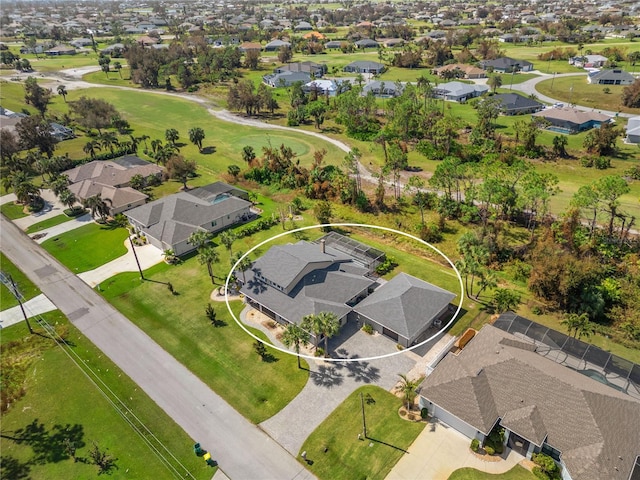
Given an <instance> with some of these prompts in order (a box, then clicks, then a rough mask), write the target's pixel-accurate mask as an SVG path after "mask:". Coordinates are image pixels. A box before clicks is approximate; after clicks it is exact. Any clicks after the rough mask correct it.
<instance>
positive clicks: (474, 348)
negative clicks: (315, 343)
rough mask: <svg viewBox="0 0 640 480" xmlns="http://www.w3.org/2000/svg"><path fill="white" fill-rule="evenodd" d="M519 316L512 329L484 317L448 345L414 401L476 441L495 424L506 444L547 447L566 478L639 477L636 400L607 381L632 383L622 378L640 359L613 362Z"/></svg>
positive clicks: (523, 450)
mask: <svg viewBox="0 0 640 480" xmlns="http://www.w3.org/2000/svg"><path fill="white" fill-rule="evenodd" d="M505 315H507V316H508V315H510V316H512V317H513V316H515V315H514V314H505ZM505 315H503V316H501V317H500V318H499V319H498V320H497V321H496V324H498V323H499V322H501V321H502V319H503V317H505ZM523 320H526V319H523ZM525 323H526V324H527V325H525V324H524V323H522V322H519V323H518V325H517V326H516V327H517V328H515V329H512V330H509V331H517V332H518V335H517V336H516V335H514V334H511V333H508V331H503V330H502V329H499V328H496V327H495V326H493V325H485V326H484V327H482V329H481V330H480V331H479V332H478V333H477V334H476V335H475V336H474V337H473V338H472V339H471V340H470V341H469V342H468V343H466V345H464V346H463V348H462V350H458V351H456V352H455V353H453V352H450V353H448V354H447V355H446V357H444V359H443V360H442V361H440V363H438V364H437V365H436V366H435V368H434V369H433V370H432V372H431V373H430V374H428V376H427V377H426V378H425V380H424V381H423V382H422V384H421V386H420V389H419V391H420V402H419V403H420V406H421V407H422V408H427V409H428V411H429V414H430V415H433V416H434V417H435V418H438V419H439V420H441V421H442V422H443V423H445V424H447V425H449V426H450V427H452V428H453V429H455V430H457V431H458V432H460V433H462V434H464V435H465V436H467V437H468V438H469V439H470V440H471V439H474V438H477V439H478V440H479V441H480V442H481V443H482V442H483V441H484V440H485V439H486V437H487V436H488V434H489V432H490V431H491V430H492V429H493V428H494V427H498V428H504V432H505V445H506V446H507V447H509V448H511V449H512V450H514V451H516V452H518V453H520V454H521V455H524V456H526V457H527V458H531V455H532V454H533V453H538V452H542V453H545V454H547V455H549V456H551V457H552V458H553V459H554V460H555V461H556V462H557V463H559V464H560V465H561V466H562V467H563V470H564V471H563V477H562V478H564V479H572V480H599V479H605V478H606V479H607V480H630V479H632V480H634V479H637V478H639V477H638V475H640V462H638V461H637V459H638V455H640V401H638V399H637V398H634V397H632V396H631V395H627V394H625V393H623V391H621V390H618V389H617V388H612V387H611V386H609V385H607V384H606V383H605V382H607V377H611V378H612V379H613V378H620V377H621V376H623V377H624V378H627V380H626V381H625V382H626V383H627V385H628V386H629V387H628V388H632V389H633V388H634V387H633V386H631V385H630V383H629V381H630V380H628V379H629V377H631V378H636V379H637V377H638V375H639V374H640V366H638V365H634V364H631V362H627V361H626V360H622V359H618V360H617V361H618V362H623V363H622V364H617V363H616V361H615V360H613V356H612V355H611V354H610V353H609V352H605V351H603V350H600V349H595V351H594V355H593V356H591V355H589V354H588V353H587V352H586V350H587V348H590V347H589V346H588V345H587V344H584V343H583V342H580V341H578V340H576V339H574V338H572V337H567V336H566V335H563V334H561V333H559V332H553V331H551V330H549V329H547V328H546V327H543V326H542V325H538V324H534V323H532V322H529V321H526V322H525ZM529 325H531V326H529ZM501 328H502V327H501ZM505 330H508V329H506V328H505ZM528 330H531V331H532V333H531V334H529V332H528ZM525 332H526V335H533V338H536V341H535V342H534V341H533V340H531V339H530V338H528V337H526V336H524V334H525ZM521 335H522V336H521ZM545 341H546V342H548V344H545V343H543V342H545ZM567 343H569V344H571V345H569V346H567V347H566V348H568V350H567V351H565V345H566V344H567ZM569 350H571V352H569ZM576 354H577V355H578V356H579V357H581V358H578V357H577V356H576ZM587 355H589V356H588V358H585V356H587ZM554 359H555V360H554ZM589 361H594V362H597V363H598V364H600V365H602V367H598V366H595V364H593V363H589ZM608 365H609V366H608ZM622 365H624V367H623V366H622ZM592 367H593V368H592ZM607 368H608V369H609V370H607ZM599 370H600V371H602V372H605V373H604V374H600V373H599ZM579 372H583V373H579ZM633 372H636V374H635V375H634V373H633ZM597 379H600V380H597ZM636 381H637V380H636ZM601 382H602V383H601ZM635 388H637V384H636V387H635ZM634 391H635V390H634ZM634 464H635V471H634Z"/></svg>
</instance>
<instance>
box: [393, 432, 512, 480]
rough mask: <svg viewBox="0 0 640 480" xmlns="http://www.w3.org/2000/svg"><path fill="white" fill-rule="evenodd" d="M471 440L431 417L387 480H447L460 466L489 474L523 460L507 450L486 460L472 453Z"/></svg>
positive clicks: (502, 470)
mask: <svg viewBox="0 0 640 480" xmlns="http://www.w3.org/2000/svg"><path fill="white" fill-rule="evenodd" d="M470 443H471V442H470V440H469V439H468V438H467V437H465V436H464V435H462V434H461V433H459V432H457V431H456V430H454V429H453V428H451V427H449V426H448V425H446V424H444V423H442V422H439V421H438V420H432V421H431V422H429V424H428V425H427V426H426V427H425V429H424V430H423V431H422V433H421V434H420V435H419V436H418V438H416V439H415V441H414V442H413V443H412V444H411V446H410V447H409V449H408V452H409V453H407V454H405V455H404V456H403V457H402V458H401V459H400V461H399V462H398V463H396V465H395V466H394V467H393V469H392V470H391V472H390V473H389V475H387V478H386V480H427V479H428V480H447V479H448V478H449V476H450V475H451V474H452V473H453V472H454V471H455V470H457V469H459V468H463V467H472V468H475V469H477V470H480V471H482V472H487V473H492V474H496V473H504V472H506V471H508V470H511V468H513V467H514V466H515V465H516V464H518V463H520V462H521V461H522V460H524V457H523V456H522V455H519V454H517V453H515V452H513V451H512V450H510V449H507V450H505V453H504V454H503V455H502V457H503V458H501V459H500V460H498V461H485V460H482V459H481V458H479V457H478V456H476V455H474V453H473V452H472V451H471V450H470V449H469V445H470ZM493 460H495V457H493Z"/></svg>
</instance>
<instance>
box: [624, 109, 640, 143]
mask: <svg viewBox="0 0 640 480" xmlns="http://www.w3.org/2000/svg"><path fill="white" fill-rule="evenodd" d="M625 142H627V143H637V144H640V116H638V117H632V118H630V119H629V121H628V122H627V136H626V137H625Z"/></svg>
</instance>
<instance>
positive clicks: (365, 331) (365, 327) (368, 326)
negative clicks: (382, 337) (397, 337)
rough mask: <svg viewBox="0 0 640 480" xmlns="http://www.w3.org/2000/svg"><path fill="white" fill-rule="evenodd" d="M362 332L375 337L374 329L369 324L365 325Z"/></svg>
mask: <svg viewBox="0 0 640 480" xmlns="http://www.w3.org/2000/svg"><path fill="white" fill-rule="evenodd" d="M362 331H363V332H364V333H368V334H369V335H373V327H372V326H371V325H369V324H368V323H365V324H364V325H363V326H362Z"/></svg>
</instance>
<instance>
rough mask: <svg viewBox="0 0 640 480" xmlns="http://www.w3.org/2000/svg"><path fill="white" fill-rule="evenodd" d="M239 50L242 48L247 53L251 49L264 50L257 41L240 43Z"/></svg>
mask: <svg viewBox="0 0 640 480" xmlns="http://www.w3.org/2000/svg"><path fill="white" fill-rule="evenodd" d="M238 50H240V51H241V52H243V53H246V52H248V51H249V50H253V51H256V52H259V51H260V50H262V45H260V44H259V43H255V42H244V43H242V44H240V46H239V47H238Z"/></svg>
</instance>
